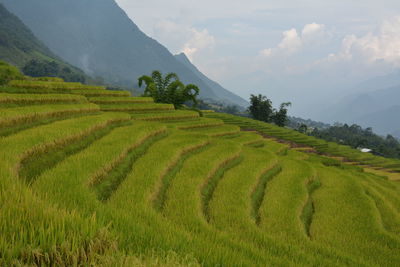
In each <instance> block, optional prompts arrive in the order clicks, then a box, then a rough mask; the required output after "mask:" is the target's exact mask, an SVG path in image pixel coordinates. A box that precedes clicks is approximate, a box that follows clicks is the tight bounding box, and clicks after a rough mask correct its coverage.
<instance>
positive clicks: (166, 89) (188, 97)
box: [139, 70, 200, 108]
mask: <svg viewBox="0 0 400 267" xmlns="http://www.w3.org/2000/svg"><path fill="white" fill-rule="evenodd" d="M143 83H145V84H146V88H145V90H144V94H143V95H144V96H150V97H152V98H153V99H154V101H155V102H158V103H167V104H173V105H174V106H175V108H181V107H182V106H183V104H184V103H185V102H192V103H193V104H194V106H196V105H197V103H198V102H197V96H198V95H199V93H200V89H199V88H198V87H197V86H196V85H194V84H188V85H184V84H183V83H182V82H181V81H180V80H179V77H178V75H176V74H175V73H169V74H167V75H166V76H165V78H163V75H162V74H161V72H160V71H157V70H156V71H153V73H152V74H151V76H147V75H143V76H142V77H140V78H139V87H142V85H143Z"/></svg>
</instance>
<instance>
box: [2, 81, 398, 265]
mask: <svg viewBox="0 0 400 267" xmlns="http://www.w3.org/2000/svg"><path fill="white" fill-rule="evenodd" d="M0 136H1V137H0V266H400V194H399V192H400V181H399V180H400V161H399V160H394V159H393V160H392V159H386V158H381V157H376V156H373V155H371V154H365V153H361V152H359V151H357V150H353V149H351V148H349V147H345V146H341V145H337V144H334V143H327V142H325V141H322V140H319V139H315V138H313V137H309V136H307V135H303V134H300V133H298V132H295V131H292V130H289V129H286V128H280V127H277V126H273V125H270V124H266V123H263V122H258V121H254V120H251V119H248V118H241V117H236V116H231V115H226V114H219V113H213V112H202V113H201V114H199V113H198V112H195V111H189V110H175V109H174V106H173V105H169V104H158V103H154V102H153V100H152V99H151V98H145V97H132V96H130V93H128V92H125V91H110V90H106V89H105V88H104V87H97V86H86V85H82V84H79V83H66V82H63V81H62V80H60V79H30V80H13V81H10V82H9V83H8V84H7V85H5V86H2V87H0Z"/></svg>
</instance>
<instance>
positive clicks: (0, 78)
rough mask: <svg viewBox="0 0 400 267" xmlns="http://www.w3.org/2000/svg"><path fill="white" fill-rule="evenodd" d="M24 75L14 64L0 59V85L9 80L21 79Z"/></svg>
mask: <svg viewBox="0 0 400 267" xmlns="http://www.w3.org/2000/svg"><path fill="white" fill-rule="evenodd" d="M23 78H24V76H23V75H22V74H21V72H20V71H19V70H18V69H17V68H16V67H14V66H11V65H9V64H7V63H6V62H4V61H0V85H3V84H7V83H8V82H9V81H11V80H22V79H23Z"/></svg>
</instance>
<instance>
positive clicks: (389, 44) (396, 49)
mask: <svg viewBox="0 0 400 267" xmlns="http://www.w3.org/2000/svg"><path fill="white" fill-rule="evenodd" d="M325 61H328V62H343V61H356V62H359V63H363V64H367V65H369V66H372V65H375V64H379V65H381V64H382V62H383V63H386V64H389V65H392V66H394V67H400V16H399V17H395V18H393V19H390V20H386V21H384V22H383V23H382V25H381V27H380V29H379V30H378V32H377V33H372V32H369V33H368V34H366V35H364V36H362V37H357V36H355V35H353V34H352V35H348V36H346V37H345V38H344V39H343V41H342V48H341V50H340V52H338V53H337V54H331V55H330V56H329V57H328V58H326V59H325Z"/></svg>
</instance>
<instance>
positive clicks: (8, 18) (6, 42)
mask: <svg viewBox="0 0 400 267" xmlns="http://www.w3.org/2000/svg"><path fill="white" fill-rule="evenodd" d="M0 60H4V61H6V62H8V63H10V64H12V65H15V66H17V67H19V68H22V67H24V66H25V64H26V63H28V62H30V61H31V60H38V61H40V62H45V61H46V62H51V61H55V62H57V64H58V66H59V67H60V68H68V69H69V71H70V74H71V75H72V74H75V75H77V76H80V77H83V78H85V77H84V73H83V72H82V71H80V70H78V69H76V68H74V67H73V66H71V65H69V64H66V63H65V62H63V61H62V60H61V59H60V58H58V57H57V56H56V55H54V53H53V52H51V51H50V49H49V48H47V47H46V46H45V45H44V44H43V43H42V42H41V41H39V40H38V39H37V38H36V37H35V36H34V34H33V33H32V32H31V30H30V29H29V28H28V27H27V26H26V25H25V24H24V23H23V22H22V21H21V20H20V19H19V18H18V17H17V16H15V15H14V14H12V13H11V12H9V11H8V10H7V9H6V8H5V7H4V6H3V5H2V4H0Z"/></svg>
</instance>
